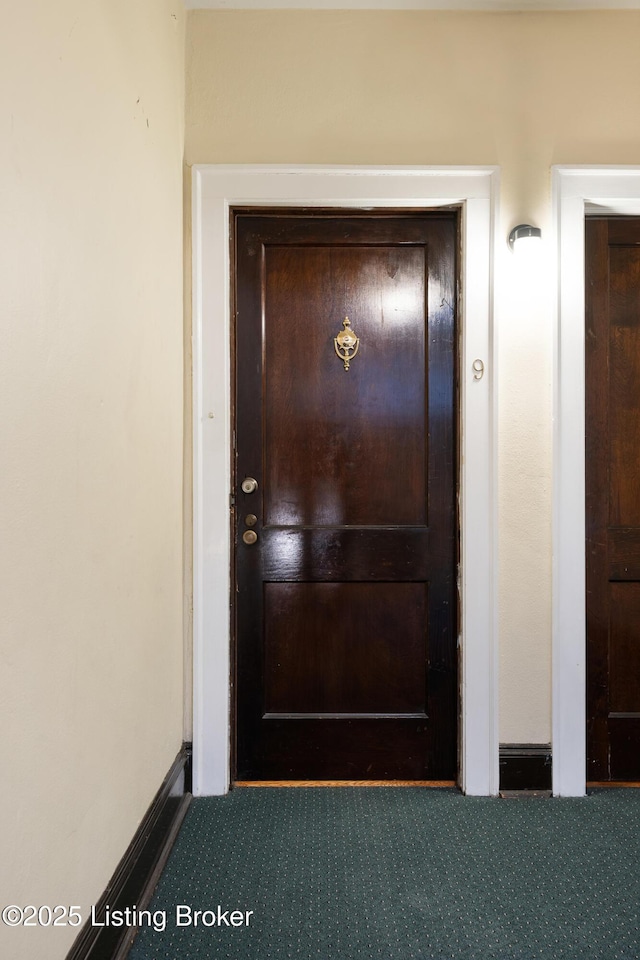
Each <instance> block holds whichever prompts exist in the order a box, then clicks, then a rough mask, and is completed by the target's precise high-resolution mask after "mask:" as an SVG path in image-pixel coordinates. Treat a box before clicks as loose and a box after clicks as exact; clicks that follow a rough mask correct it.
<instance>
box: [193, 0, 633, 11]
mask: <svg viewBox="0 0 640 960" xmlns="http://www.w3.org/2000/svg"><path fill="white" fill-rule="evenodd" d="M185 6H186V8H187V10H276V9H280V10H284V9H288V10H294V9H295V10H301V9H307V10H494V11H510V10H514V11H516V10H528V11H530V12H535V11H545V10H640V0H185Z"/></svg>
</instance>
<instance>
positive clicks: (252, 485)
mask: <svg viewBox="0 0 640 960" xmlns="http://www.w3.org/2000/svg"><path fill="white" fill-rule="evenodd" d="M241 486H242V492H243V493H255V492H256V490H257V489H258V481H257V480H254V479H253V477H245V478H244V480H243V481H242V484H241Z"/></svg>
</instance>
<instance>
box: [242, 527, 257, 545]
mask: <svg viewBox="0 0 640 960" xmlns="http://www.w3.org/2000/svg"><path fill="white" fill-rule="evenodd" d="M242 539H243V540H244V542H245V543H246V544H248V546H251V544H252V543H255V542H256V540H257V539H258V534H257V533H256V532H255V530H245V532H244V533H243V534H242Z"/></svg>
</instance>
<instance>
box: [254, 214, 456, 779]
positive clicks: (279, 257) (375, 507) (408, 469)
mask: <svg viewBox="0 0 640 960" xmlns="http://www.w3.org/2000/svg"><path fill="white" fill-rule="evenodd" d="M456 237H457V218H456V214H455V212H444V213H439V214H437V215H426V214H421V215H419V216H418V215H414V214H405V215H402V216H400V215H397V214H393V215H390V214H388V215H382V216H368V215H362V214H359V215H349V214H347V213H343V214H341V215H337V214H333V213H332V214H327V213H317V214H315V215H310V214H309V213H307V214H306V215H303V214H302V213H300V214H299V215H295V214H291V213H282V212H280V213H277V212H274V213H270V214H261V215H254V214H249V213H242V212H237V213H236V215H235V239H236V254H235V265H236V272H235V277H236V280H235V310H236V431H237V439H236V464H235V473H236V481H237V490H236V497H237V503H236V564H237V590H236V635H237V659H236V679H237V704H236V716H237V766H236V770H237V777H238V779H396V778H400V779H405V778H406V779H423V778H451V779H453V778H454V777H455V775H456V714H457V709H456V689H457V671H456V610H457V604H456V565H457V518H456V473H457V467H456V450H457V436H456V434H457V431H456V422H457V421H456V310H455V297H456V282H455V277H456V252H455V251H456V246H457V244H456ZM347 317H348V318H349V321H350V324H351V327H350V329H351V330H352V331H353V332H354V334H355V335H356V336H357V337H358V338H359V346H358V349H357V352H355V353H354V352H353V349H352V350H351V351H350V352H349V354H348V356H349V357H350V360H349V364H348V369H346V366H347V364H345V362H344V360H343V359H341V357H340V356H338V353H337V348H336V344H335V342H334V341H335V339H336V338H337V335H338V333H339V332H340V331H343V330H345V329H347V327H346V326H345V324H344V321H345V318H347ZM343 354H344V351H343ZM246 478H253V479H255V480H256V481H257V484H258V486H257V489H256V490H255V491H254V492H252V493H244V492H243V491H242V487H241V484H242V482H243V480H245V479H246ZM254 517H255V521H254V519H253V518H254ZM252 523H253V526H251V525H250V524H252ZM247 533H249V539H251V535H252V534H256V535H257V540H256V541H255V542H254V543H249V544H247V543H245V542H244V539H243V537H244V536H245V534H247Z"/></svg>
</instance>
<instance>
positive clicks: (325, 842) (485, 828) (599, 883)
mask: <svg viewBox="0 0 640 960" xmlns="http://www.w3.org/2000/svg"><path fill="white" fill-rule="evenodd" d="M177 904H182V905H184V906H185V908H191V909H192V910H213V911H217V910H218V906H220V907H221V909H222V912H223V914H224V911H227V910H239V911H249V910H253V911H254V913H253V915H252V916H251V917H250V919H249V925H248V926H246V925H243V926H239V927H237V928H233V927H232V926H229V927H226V926H225V925H224V918H223V919H222V924H221V926H219V925H218V916H217V912H216V914H215V916H216V925H215V926H211V927H203V926H201V925H198V926H193V925H191V926H183V927H178V926H176V923H175V914H176V905H177ZM639 905H640V790H617V789H609V790H599V791H596V792H594V793H593V794H592V795H591V796H589V797H587V798H585V799H581V800H543V799H537V798H535V799H534V798H531V799H517V800H493V799H488V798H470V797H462V796H461V795H460V794H458V793H457V792H456V791H454V790H427V789H419V788H413V787H409V788H395V789H393V788H362V787H355V788H349V787H340V788H319V789H318V788H316V789H314V788H297V789H256V788H252V789H238V790H235V791H234V792H232V793H231V794H230V795H229V796H228V797H221V798H209V799H201V800H194V802H193V804H192V805H191V808H190V811H189V813H188V814H187V817H186V820H185V822H184V826H183V828H182V831H181V833H180V836H179V838H178V841H177V843H176V845H175V847H174V849H173V852H172V854H171V857H170V859H169V862H168V864H167V867H166V869H165V871H164V873H163V875H162V878H161V881H160V884H159V886H158V889H157V891H156V895H155V897H154V900H153V902H152V905H151V909H153V910H158V911H166V917H167V922H166V929H165V930H164V931H161V932H157V931H156V930H154V929H153V927H146V926H145V927H143V928H142V929H141V932H140V933H139V935H138V937H137V939H136V941H135V943H134V946H133V949H132V951H131V953H130V955H129V958H130V960H205V958H206V960H223V958H224V960H293V958H296V960H298V958H304V960H538V958H543V960H558V958H564V960H574V958H575V960H618V958H624V960H638V958H639V957H640V933H639V920H638V911H639ZM212 916H213V914H209V915H206V919H208V920H209V921H211V919H212ZM239 916H240V915H239V914H238V915H237V916H236V921H237V920H238V919H239ZM230 917H231V915H230V914H227V919H230Z"/></svg>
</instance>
